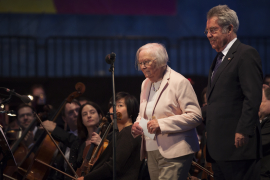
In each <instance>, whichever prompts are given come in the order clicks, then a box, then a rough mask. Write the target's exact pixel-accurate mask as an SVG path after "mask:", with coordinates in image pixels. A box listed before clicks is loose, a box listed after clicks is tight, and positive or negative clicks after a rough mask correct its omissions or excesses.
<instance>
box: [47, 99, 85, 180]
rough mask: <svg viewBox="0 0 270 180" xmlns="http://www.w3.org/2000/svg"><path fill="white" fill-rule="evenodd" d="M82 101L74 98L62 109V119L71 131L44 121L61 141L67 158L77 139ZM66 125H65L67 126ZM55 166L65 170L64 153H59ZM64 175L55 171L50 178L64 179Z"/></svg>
mask: <svg viewBox="0 0 270 180" xmlns="http://www.w3.org/2000/svg"><path fill="white" fill-rule="evenodd" d="M80 106H81V105H80V103H79V101H77V100H76V99H73V100H72V101H71V103H66V104H65V106H64V108H63V110H62V119H63V121H64V122H65V124H66V125H68V127H69V132H68V131H66V130H64V129H62V128H60V127H59V126H57V124H56V123H55V122H52V121H48V120H47V121H44V122H43V123H42V124H43V126H44V127H45V128H46V129H47V130H48V131H49V132H51V133H52V136H53V138H55V140H57V141H59V142H60V143H59V147H60V148H61V150H62V151H63V153H64V155H65V157H66V159H67V160H68V159H69V155H70V147H71V145H72V143H73V142H74V141H76V140H77V117H78V113H79V109H80ZM66 125H65V126H66ZM53 166H54V167H56V168H57V169H59V170H61V171H63V172H65V171H66V168H67V166H68V165H67V163H66V162H65V159H64V157H63V156H62V154H60V153H59V154H58V155H57V156H56V158H55V160H54V162H53ZM64 177H65V176H64V175H63V174H62V173H59V172H58V171H53V172H51V174H50V177H49V178H48V179H64Z"/></svg>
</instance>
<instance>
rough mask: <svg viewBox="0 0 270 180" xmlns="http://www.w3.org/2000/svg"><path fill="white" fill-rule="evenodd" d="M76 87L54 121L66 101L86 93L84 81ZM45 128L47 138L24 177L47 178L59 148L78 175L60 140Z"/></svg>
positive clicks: (55, 116) (69, 101) (68, 101)
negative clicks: (60, 144)
mask: <svg viewBox="0 0 270 180" xmlns="http://www.w3.org/2000/svg"><path fill="white" fill-rule="evenodd" d="M75 89H76V91H75V92H73V93H71V94H70V95H69V96H68V97H67V99H66V100H65V101H64V102H63V103H62V104H61V106H60V108H59V110H58V111H57V112H56V113H55V115H54V118H53V121H55V120H56V118H57V117H58V116H59V114H60V113H61V111H62V109H63V108H64V106H65V104H66V103H71V101H72V100H73V99H74V98H77V97H79V96H80V95H82V94H83V93H84V91H85V85H84V84H83V83H80V82H79V83H77V84H76V85H75ZM35 115H36V117H37V119H38V120H39V121H40V123H41V125H42V121H41V119H40V118H39V116H38V115H37V114H36V113H35ZM42 126H43V125H42ZM43 128H44V127H43ZM44 130H45V132H44V135H42V136H41V138H43V137H44V136H45V138H44V139H43V140H42V142H41V145H40V146H39V147H38V150H37V152H36V153H35V156H34V158H33V159H34V160H33V161H32V162H31V164H30V165H29V168H28V170H27V172H26V173H25V175H24V179H30V180H32V179H46V175H47V174H48V173H47V171H48V170H49V168H52V166H50V165H49V164H50V163H51V162H52V159H53V157H54V153H55V151H56V150H57V149H58V151H59V152H60V153H61V154H62V156H63V157H64V159H65V161H66V162H67V164H68V166H69V167H70V169H71V170H72V171H73V172H74V174H75V176H76V177H77V174H76V172H75V171H74V169H73V168H72V166H71V165H70V164H69V162H68V160H67V159H66V158H65V155H64V153H63V152H62V151H61V149H60V148H59V146H58V142H56V141H55V140H54V139H53V137H52V136H51V134H50V133H49V132H48V131H47V129H46V128H44ZM41 138H40V139H41ZM40 139H39V140H37V141H39V142H40V141H41V140H40ZM35 145H36V144H35Z"/></svg>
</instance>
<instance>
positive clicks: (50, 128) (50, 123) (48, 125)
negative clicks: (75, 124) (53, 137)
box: [40, 120, 56, 132]
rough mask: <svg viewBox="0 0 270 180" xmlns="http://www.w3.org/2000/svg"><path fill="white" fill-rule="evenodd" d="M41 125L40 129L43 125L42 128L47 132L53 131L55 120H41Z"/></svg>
mask: <svg viewBox="0 0 270 180" xmlns="http://www.w3.org/2000/svg"><path fill="white" fill-rule="evenodd" d="M42 125H43V126H41V125H40V126H41V129H42V128H43V127H44V128H46V129H47V130H48V131H49V132H53V130H54V129H55V127H56V123H55V122H53V121H49V120H46V121H44V122H42Z"/></svg>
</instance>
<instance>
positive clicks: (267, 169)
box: [261, 115, 270, 180]
mask: <svg viewBox="0 0 270 180" xmlns="http://www.w3.org/2000/svg"><path fill="white" fill-rule="evenodd" d="M261 134H262V150H263V158H262V159H261V180H267V179H268V180H270V115H269V116H267V117H266V118H264V119H263V120H262V122H261Z"/></svg>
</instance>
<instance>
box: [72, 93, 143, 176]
mask: <svg viewBox="0 0 270 180" xmlns="http://www.w3.org/2000/svg"><path fill="white" fill-rule="evenodd" d="M85 107H87V104H86V106H82V108H81V112H80V114H79V118H78V122H79V121H83V122H85V121H87V120H88V119H91V118H90V117H89V116H90V113H88V114H87V113H86V112H85V111H86V108H85ZM109 107H110V113H112V112H113V107H112V99H111V101H110V103H109ZM88 108H90V107H89V106H88ZM89 110H90V109H89ZM138 111H139V105H138V102H137V100H136V98H135V97H134V96H132V95H130V94H128V93H126V92H118V93H117V94H116V112H120V113H121V114H122V118H121V120H117V126H118V130H119V132H117V134H116V135H117V136H116V139H117V140H116V177H117V179H118V180H137V179H138V176H139V171H140V166H141V161H140V148H141V145H140V144H141V137H137V138H133V137H132V135H131V133H130V131H131V127H132V125H133V122H134V121H135V120H136V117H137V115H138ZM78 127H79V126H78ZM77 145H79V143H77ZM81 151H82V149H81V147H79V148H76V143H74V146H73V148H72V149H71V158H70V163H72V164H73V165H74V169H76V168H77V167H79V163H78V162H81V161H82V160H80V158H79V156H80V154H81V153H80V152H81ZM77 152H79V155H78V153H77ZM76 153H77V155H76ZM73 154H74V156H73ZM112 155H113V147H112V143H109V145H108V147H107V148H106V149H105V151H104V152H103V153H102V154H101V155H100V157H99V159H98V160H97V161H96V163H95V164H94V166H93V168H92V169H91V171H90V173H88V174H87V175H86V176H85V177H80V178H78V180H83V179H85V180H89V179H99V180H102V179H104V180H105V179H112V177H113V159H112ZM76 160H77V161H76ZM75 164H76V165H75ZM76 166H77V167H76Z"/></svg>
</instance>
